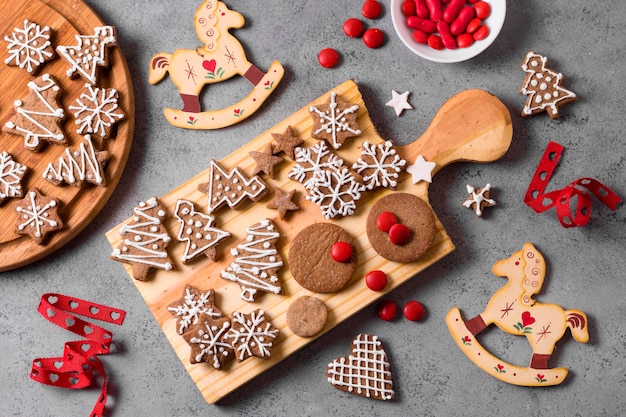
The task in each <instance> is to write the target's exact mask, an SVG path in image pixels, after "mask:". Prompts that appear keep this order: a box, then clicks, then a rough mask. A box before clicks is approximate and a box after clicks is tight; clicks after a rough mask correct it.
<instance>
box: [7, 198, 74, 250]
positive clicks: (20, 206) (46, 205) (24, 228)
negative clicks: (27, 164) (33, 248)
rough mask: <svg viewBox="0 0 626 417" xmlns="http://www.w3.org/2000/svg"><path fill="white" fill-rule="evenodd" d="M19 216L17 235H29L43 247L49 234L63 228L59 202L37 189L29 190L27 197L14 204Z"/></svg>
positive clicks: (16, 227) (16, 225)
mask: <svg viewBox="0 0 626 417" xmlns="http://www.w3.org/2000/svg"><path fill="white" fill-rule="evenodd" d="M13 207H14V208H15V211H16V213H17V215H18V219H17V222H16V223H15V229H14V230H15V233H17V234H18V235H28V236H30V238H31V239H33V241H34V242H35V243H36V244H38V245H41V244H43V243H44V239H45V238H46V236H47V235H48V234H49V233H53V232H57V231H59V230H61V229H62V228H63V221H62V220H61V217H60V216H59V214H58V212H57V211H58V209H59V201H58V200H55V199H54V198H50V197H47V196H45V195H43V194H42V193H41V191H39V190H38V189H36V188H33V189H31V190H29V191H28V192H27V193H26V196H24V198H22V199H21V200H19V201H16V202H15V203H13Z"/></svg>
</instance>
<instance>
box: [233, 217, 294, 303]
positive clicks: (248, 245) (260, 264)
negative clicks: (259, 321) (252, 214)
mask: <svg viewBox="0 0 626 417" xmlns="http://www.w3.org/2000/svg"><path fill="white" fill-rule="evenodd" d="M246 233H247V237H246V239H245V240H246V241H245V243H241V244H239V245H238V246H237V247H236V248H233V249H231V254H232V255H233V256H235V260H234V262H232V263H231V264H230V266H228V268H226V269H225V270H223V271H222V274H221V275H222V278H224V279H227V280H229V281H234V282H237V283H238V284H239V285H240V286H241V298H242V299H243V300H245V301H248V302H252V301H254V297H255V295H256V293H257V292H258V291H264V292H272V293H274V294H280V293H281V292H282V286H281V285H280V283H279V281H278V276H277V275H276V273H277V272H278V270H279V269H280V268H281V267H282V266H283V260H282V258H281V257H280V255H279V254H278V251H277V250H276V241H277V240H278V238H279V237H280V234H279V233H278V232H276V230H275V229H274V225H273V223H272V221H271V220H269V219H263V220H261V221H260V222H258V223H256V224H255V225H252V226H251V227H249V228H247V229H246ZM272 257H273V258H272ZM264 258H268V260H267V261H264V260H263V259H264Z"/></svg>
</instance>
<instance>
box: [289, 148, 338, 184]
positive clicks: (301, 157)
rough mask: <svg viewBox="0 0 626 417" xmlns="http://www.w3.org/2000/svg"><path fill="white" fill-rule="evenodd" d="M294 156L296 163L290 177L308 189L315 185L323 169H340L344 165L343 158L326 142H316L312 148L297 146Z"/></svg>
mask: <svg viewBox="0 0 626 417" xmlns="http://www.w3.org/2000/svg"><path fill="white" fill-rule="evenodd" d="M294 156H295V161H296V164H295V165H294V167H293V168H292V169H291V171H289V174H288V177H289V178H291V179H293V180H296V181H298V182H301V183H302V184H303V185H304V188H306V189H307V190H311V189H313V188H314V187H315V183H316V181H317V179H318V178H319V176H321V174H322V172H323V171H325V170H326V169H331V170H339V169H340V168H341V167H342V166H343V160H342V159H341V158H339V157H338V156H337V155H335V154H334V153H332V151H331V150H330V149H328V146H327V145H326V143H325V142H319V143H316V144H315V145H314V146H312V147H310V148H300V147H298V148H295V150H294ZM307 165H309V166H307Z"/></svg>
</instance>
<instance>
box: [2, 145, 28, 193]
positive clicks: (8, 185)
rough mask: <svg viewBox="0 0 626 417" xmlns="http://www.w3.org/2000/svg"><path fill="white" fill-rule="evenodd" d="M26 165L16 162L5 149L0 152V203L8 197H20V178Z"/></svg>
mask: <svg viewBox="0 0 626 417" xmlns="http://www.w3.org/2000/svg"><path fill="white" fill-rule="evenodd" d="M27 172H28V167H27V166H26V165H22V164H20V163H17V162H16V161H15V160H14V159H13V157H12V156H11V154H9V153H8V152H7V151H4V152H2V153H0V204H2V203H3V202H4V201H5V200H6V199H8V198H14V197H22V196H23V190H22V180H23V179H24V176H25V175H26V173H27Z"/></svg>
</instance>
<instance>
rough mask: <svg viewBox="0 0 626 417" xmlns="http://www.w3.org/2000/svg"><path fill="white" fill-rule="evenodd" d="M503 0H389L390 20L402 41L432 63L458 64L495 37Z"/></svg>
mask: <svg viewBox="0 0 626 417" xmlns="http://www.w3.org/2000/svg"><path fill="white" fill-rule="evenodd" d="M505 15H506V0H391V19H392V21H393V26H394V27H395V29H396V32H397V33H398V36H399V37H400V39H401V40H402V42H403V43H404V44H405V45H406V46H407V47H408V48H409V49H410V50H411V51H413V52H414V53H416V54H417V55H419V56H421V57H423V58H426V59H428V60H430V61H435V62H461V61H465V60H468V59H470V58H473V57H475V56H476V55H478V54H480V53H481V52H483V51H484V50H485V49H487V48H488V47H489V45H491V44H492V43H493V41H494V40H495V39H496V38H497V37H498V34H499V33H500V29H502V25H503V24H504V17H505Z"/></svg>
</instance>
